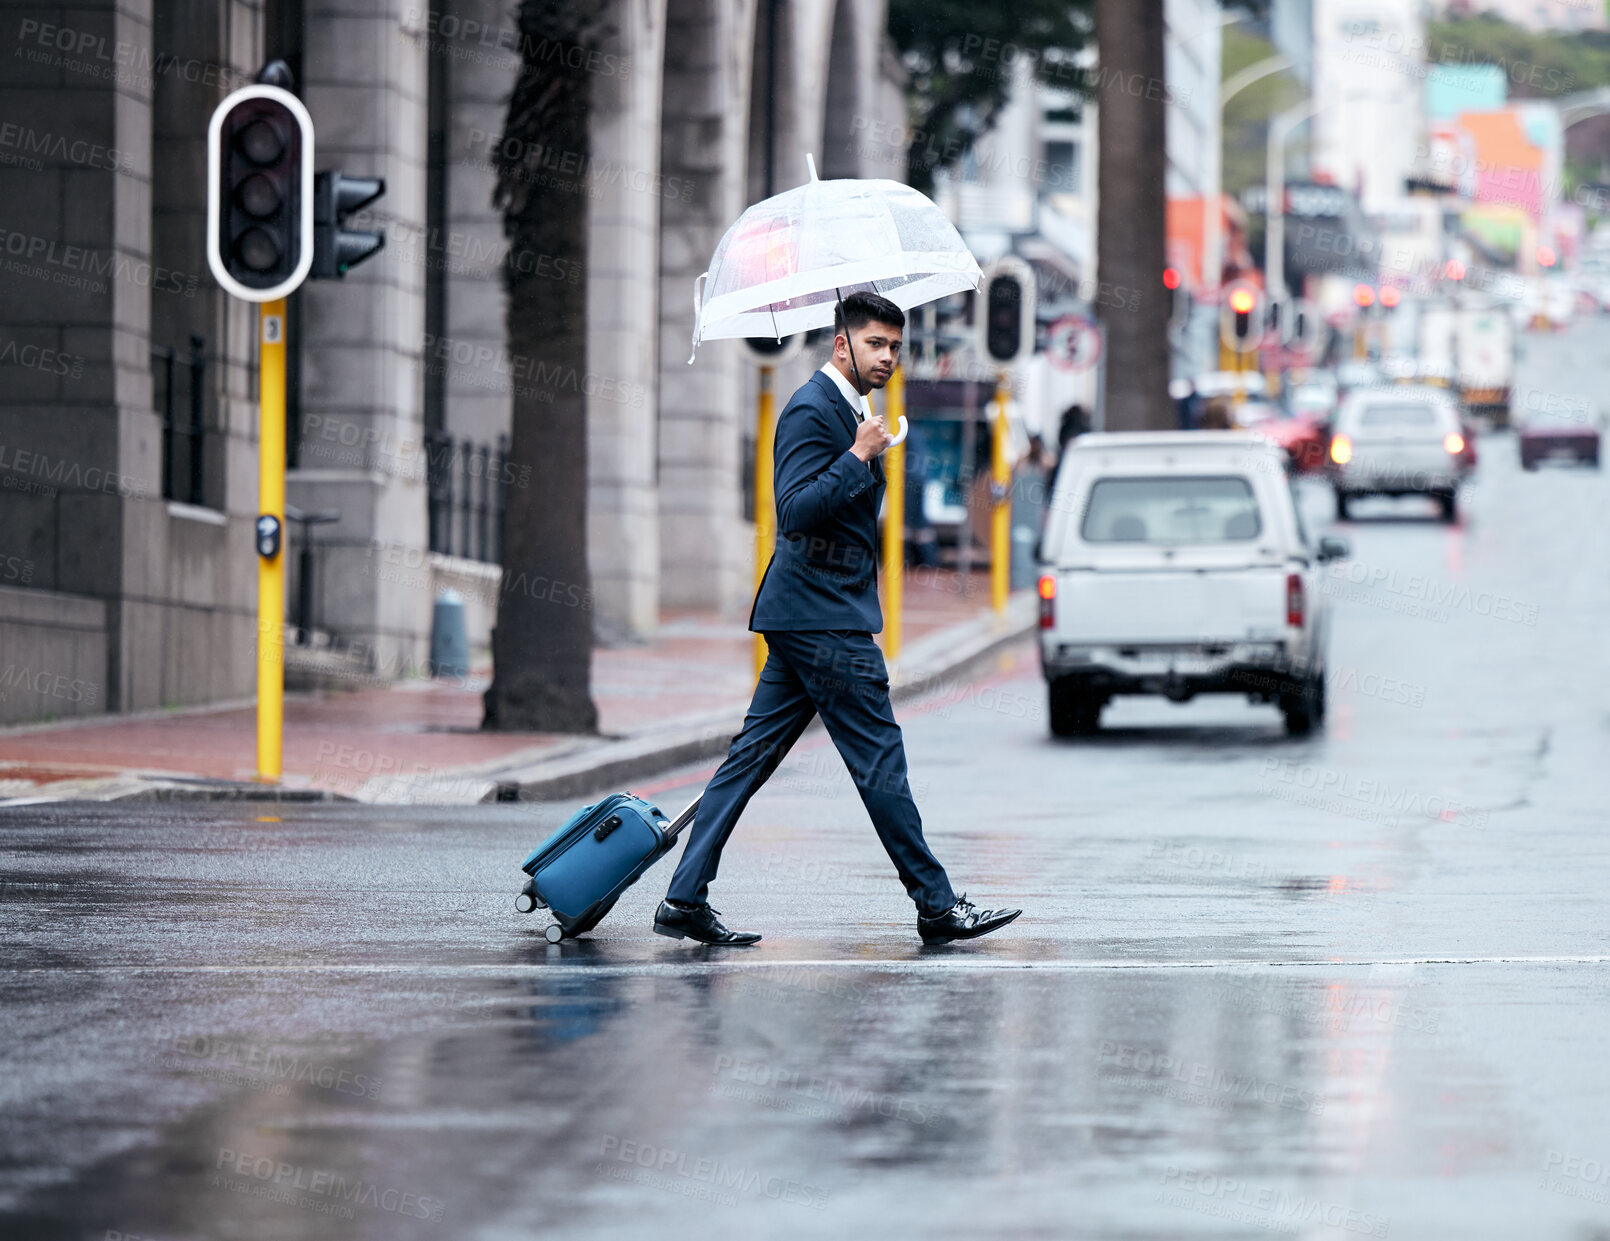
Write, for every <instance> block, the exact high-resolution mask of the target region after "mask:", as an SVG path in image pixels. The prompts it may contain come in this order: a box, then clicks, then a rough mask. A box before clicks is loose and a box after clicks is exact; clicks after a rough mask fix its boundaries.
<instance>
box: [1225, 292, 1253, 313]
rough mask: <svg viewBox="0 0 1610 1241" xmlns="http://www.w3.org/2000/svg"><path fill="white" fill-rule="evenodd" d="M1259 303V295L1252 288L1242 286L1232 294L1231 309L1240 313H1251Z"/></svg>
mask: <svg viewBox="0 0 1610 1241" xmlns="http://www.w3.org/2000/svg"><path fill="white" fill-rule="evenodd" d="M1257 304H1258V295H1257V294H1256V293H1254V292H1253V291H1252V290H1251V289H1248V288H1240V289H1236V290H1234V291H1232V292H1231V294H1230V309H1231V310H1233V311H1235V312H1236V314H1238V315H1250V314H1251V313H1252V308H1253V307H1254V306H1256V305H1257Z"/></svg>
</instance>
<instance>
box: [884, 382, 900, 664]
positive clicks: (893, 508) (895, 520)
mask: <svg viewBox="0 0 1610 1241" xmlns="http://www.w3.org/2000/svg"><path fill="white" fill-rule="evenodd" d="M883 391H884V398H883V422H884V425H885V426H887V427H888V428H889V429H890V430H891V431H894V430H898V428H899V426H900V419H901V417H902V416H904V414H905V412H906V373H905V371H903V370H902V369H901V368H900V367H898V366H897V367H895V369H894V374H892V375H890V376H889V383H888V386H887V387H885V388H884V390H883ZM883 477H884V482H885V485H886V486H885V490H884V493H883V657H884V658H885V659H887V660H889V661H890V662H891V663H892V662H893V661H895V660H897V659H899V658H900V637H901V630H900V622H901V617H902V612H903V610H904V607H905V596H906V446H905V445H904V444H896V445H895V446H894V447H893V448H890V449H887V450H885V452H884V454H883Z"/></svg>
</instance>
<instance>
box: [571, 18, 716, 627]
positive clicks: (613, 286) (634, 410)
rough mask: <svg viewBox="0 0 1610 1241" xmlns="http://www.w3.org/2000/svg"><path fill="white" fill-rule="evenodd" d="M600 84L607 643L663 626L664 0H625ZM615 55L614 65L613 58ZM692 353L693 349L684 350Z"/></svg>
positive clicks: (595, 513)
mask: <svg viewBox="0 0 1610 1241" xmlns="http://www.w3.org/2000/svg"><path fill="white" fill-rule="evenodd" d="M613 7H614V20H613V23H612V24H613V32H612V33H610V34H609V35H608V36H607V37H606V41H605V46H604V48H603V50H604V52H605V54H606V56H614V57H615V58H616V59H615V61H614V62H613V63H614V64H615V65H616V66H617V70H616V72H614V73H612V74H603V73H601V74H599V75H598V76H597V77H596V78H595V79H594V82H593V124H592V159H591V164H590V167H589V174H590V175H588V176H587V177H585V178H583V184H584V185H585V186H586V192H587V193H588V194H590V195H591V206H590V209H589V220H588V251H587V253H588V268H589V270H588V271H587V273H586V279H587V319H588V325H587V359H586V363H585V372H584V373H582V374H578V375H576V376H573V377H566V378H564V379H563V380H562V381H561V382H566V383H569V382H575V383H578V384H580V385H581V387H582V390H583V391H584V392H586V393H587V394H588V401H587V454H588V460H587V473H588V498H587V546H588V559H589V563H590V565H591V569H592V579H593V582H592V585H593V598H594V602H595V606H596V609H597V610H596V612H595V618H596V622H595V623H596V625H597V628H598V632H599V636H600V637H601V638H603V639H604V640H605V641H630V640H632V639H637V638H644V637H648V636H650V635H651V634H652V633H653V632H654V628H655V626H656V624H657V623H658V620H659V588H660V564H659V560H660V555H659V548H660V540H659V530H658V526H659V501H658V494H657V489H658V481H657V478H656V474H657V470H656V458H657V452H656V448H655V443H656V433H657V427H656V422H657V414H658V408H657V407H658V394H657V392H656V388H657V379H658V371H659V357H658V354H659V350H658V349H657V347H656V345H657V340H658V329H659V323H658V287H657V286H658V273H659V267H660V264H659V245H658V242H659V218H660V203H661V199H662V196H663V194H664V193H665V192H666V183H665V180H664V178H662V177H661V176H660V166H659V134H660V64H661V51H662V44H663V40H664V34H665V0H649V2H648V3H645V4H626V3H624V0H617V2H616V4H615V5H614V6H613ZM605 63H609V62H608V61H607V60H606V61H605ZM684 356H686V355H684Z"/></svg>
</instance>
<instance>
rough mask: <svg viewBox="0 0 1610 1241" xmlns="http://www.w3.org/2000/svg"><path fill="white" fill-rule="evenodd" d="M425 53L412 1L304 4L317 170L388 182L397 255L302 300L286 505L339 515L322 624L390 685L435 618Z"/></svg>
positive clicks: (418, 654) (328, 550)
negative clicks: (421, 242)
mask: <svg viewBox="0 0 1610 1241" xmlns="http://www.w3.org/2000/svg"><path fill="white" fill-rule="evenodd" d="M427 48H428V40H427V34H426V31H425V29H424V21H423V17H422V12H421V5H420V4H419V3H417V0H376V2H375V3H372V4H370V5H367V6H364V7H363V8H362V9H353V8H351V7H350V6H346V5H343V4H340V3H339V2H338V0H308V3H307V39H306V51H305V72H306V76H307V81H306V83H305V84H304V87H303V91H302V97H303V99H304V100H305V101H306V103H307V105H308V110H309V112H311V113H312V116H313V123H314V127H315V129H316V131H317V133H318V153H317V158H318V163H319V165H320V166H321V167H322V168H339V169H341V170H342V171H344V172H347V173H350V174H352V175H354V176H378V177H383V178H384V179H385V182H386V193H385V197H384V198H382V199H381V200H380V201H379V202H378V203H377V204H376V205H375V211H374V213H373V214H374V220H375V221H384V222H386V226H387V231H388V243H387V247H386V249H384V250H382V251H381V252H380V253H379V254H377V255H375V256H374V257H373V258H371V259H369V260H368V261H367V262H366V263H364V264H363V265H361V266H359V267H356V268H354V269H353V270H352V271H351V272H350V273H349V274H348V275H347V276H346V277H345V278H344V279H342V280H339V281H335V280H330V281H317V282H310V283H309V284H307V285H305V286H304V289H303V292H302V294H301V297H302V298H303V303H302V306H303V320H302V323H303V336H302V340H303V344H302V410H303V430H302V458H301V461H302V468H300V469H298V470H295V471H292V473H291V476H290V479H289V483H288V487H287V495H288V498H289V500H290V502H291V503H292V504H294V505H296V506H298V507H301V508H334V509H338V510H340V512H341V520H340V522H339V523H338V524H336V525H333V526H327V527H325V528H324V529H323V530H321V532H320V535H319V545H320V575H319V578H320V580H319V583H318V595H319V600H320V602H319V609H320V614H321V620H322V623H323V625H324V627H326V628H328V629H329V630H331V631H332V633H333V634H334V635H336V637H337V639H338V641H339V644H340V645H341V646H342V647H343V648H345V649H347V650H348V651H349V652H352V653H356V654H358V655H360V656H362V657H363V658H364V659H365V661H366V662H367V663H368V665H369V667H371V668H372V669H374V670H376V671H378V672H380V673H382V674H383V675H388V676H397V675H402V674H406V673H408V672H410V671H412V670H414V669H416V668H418V667H420V666H422V665H423V663H424V662H425V659H426V656H427V654H428V641H429V633H430V619H431V588H430V570H429V560H428V555H427V551H426V546H427V527H426V471H425V454H424V449H423V433H424V425H423V402H424V385H423V373H422V358H421V350H422V345H423V341H424V286H425V281H424V264H423V263H422V262H421V261H419V258H418V255H417V252H415V248H414V247H412V246H411V242H412V241H415V240H417V239H418V238H420V237H422V236H423V235H424V233H425V139H426V128H427V126H426V56H427ZM392 236H395V237H396V238H397V240H396V241H392V240H391V239H390V238H391V237H392ZM411 253H413V254H414V257H412V258H411V257H410V255H411Z"/></svg>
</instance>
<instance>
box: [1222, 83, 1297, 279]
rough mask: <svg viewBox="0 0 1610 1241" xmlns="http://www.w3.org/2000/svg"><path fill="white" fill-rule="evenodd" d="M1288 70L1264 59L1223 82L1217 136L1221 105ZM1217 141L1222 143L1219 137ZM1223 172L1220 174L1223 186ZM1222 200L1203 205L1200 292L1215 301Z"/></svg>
mask: <svg viewBox="0 0 1610 1241" xmlns="http://www.w3.org/2000/svg"><path fill="white" fill-rule="evenodd" d="M1289 68H1291V57H1289V56H1266V57H1265V58H1264V59H1263V60H1260V61H1258V62H1256V63H1255V64H1251V65H1248V66H1247V67H1246V68H1245V69H1243V70H1241V72H1240V73H1237V74H1234V75H1232V76H1231V77H1229V78H1226V79H1225V81H1224V82H1223V84H1222V85H1220V87H1219V132H1220V134H1221V135H1222V134H1223V132H1224V105H1225V104H1227V103H1229V102H1230V100H1232V99H1234V98H1235V97H1236V96H1237V95H1239V94H1240V93H1241V92H1242V91H1244V90H1246V88H1247V87H1249V86H1251V85H1252V84H1253V83H1254V82H1261V81H1263V79H1264V78H1266V77H1269V76H1270V75H1272V74H1276V73H1280V72H1283V71H1284V70H1286V69H1289ZM1220 141H1221V142H1222V141H1223V139H1222V137H1221V139H1220ZM1222 177H1223V174H1222V170H1221V173H1220V178H1221V183H1222ZM1222 196H1223V190H1222V188H1221V189H1220V190H1219V192H1218V194H1216V195H1215V196H1214V199H1213V203H1212V205H1211V206H1209V205H1208V204H1207V203H1205V202H1204V203H1203V204H1202V205H1203V209H1204V221H1203V223H1204V230H1205V232H1206V234H1207V236H1206V238H1205V240H1204V244H1203V246H1202V262H1203V271H1202V289H1203V291H1204V292H1207V291H1208V290H1212V293H1213V296H1214V297H1215V298H1217V297H1218V295H1219V277H1220V275H1221V274H1222V273H1223V271H1224V254H1223V250H1224V229H1223V226H1222V224H1221V222H1220V220H1219V199H1220V198H1221V197H1222Z"/></svg>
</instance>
